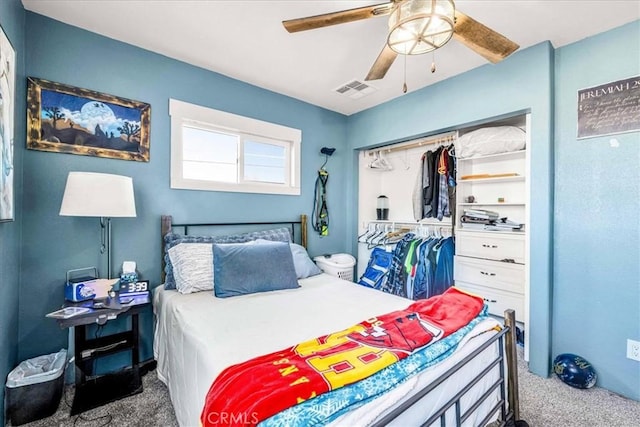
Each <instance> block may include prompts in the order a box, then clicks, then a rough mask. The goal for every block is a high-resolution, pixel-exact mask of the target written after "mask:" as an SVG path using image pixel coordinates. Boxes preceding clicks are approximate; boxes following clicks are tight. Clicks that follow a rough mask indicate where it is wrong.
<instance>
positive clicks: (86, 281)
mask: <svg viewBox="0 0 640 427" xmlns="http://www.w3.org/2000/svg"><path fill="white" fill-rule="evenodd" d="M95 280H96V278H95V277H91V276H87V277H78V278H75V279H69V281H67V283H66V285H65V287H64V298H65V299H66V300H67V301H72V302H79V301H86V300H90V299H93V298H95V296H96V292H95V290H94V289H93V287H92V285H93V283H94V282H95Z"/></svg>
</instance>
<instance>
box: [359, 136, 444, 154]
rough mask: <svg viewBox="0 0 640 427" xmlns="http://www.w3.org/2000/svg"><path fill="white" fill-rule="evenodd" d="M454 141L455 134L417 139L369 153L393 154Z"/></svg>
mask: <svg viewBox="0 0 640 427" xmlns="http://www.w3.org/2000/svg"><path fill="white" fill-rule="evenodd" d="M455 140H456V133H452V134H448V135H444V136H439V137H436V138H424V139H418V140H416V141H414V142H412V143H409V144H406V145H396V146H389V147H388V148H385V147H380V148H379V149H378V150H371V151H380V152H383V153H393V152H394V151H402V150H410V149H412V148H417V147H422V146H424V145H435V144H441V143H446V142H453V141H455Z"/></svg>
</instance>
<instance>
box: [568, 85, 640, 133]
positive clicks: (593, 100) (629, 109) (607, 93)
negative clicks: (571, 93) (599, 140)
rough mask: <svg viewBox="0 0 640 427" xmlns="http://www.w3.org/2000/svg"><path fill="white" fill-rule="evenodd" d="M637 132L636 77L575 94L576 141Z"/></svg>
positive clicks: (638, 100)
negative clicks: (576, 111) (576, 113)
mask: <svg viewBox="0 0 640 427" xmlns="http://www.w3.org/2000/svg"><path fill="white" fill-rule="evenodd" d="M639 130H640V76H638V77H632V78H629V79H625V80H618V81H617V82H612V83H606V84H603V85H600V86H595V87H591V88H587V89H582V90H579V91H578V139H581V138H592V137H595V136H602V135H612V134H617V133H625V132H635V131H639Z"/></svg>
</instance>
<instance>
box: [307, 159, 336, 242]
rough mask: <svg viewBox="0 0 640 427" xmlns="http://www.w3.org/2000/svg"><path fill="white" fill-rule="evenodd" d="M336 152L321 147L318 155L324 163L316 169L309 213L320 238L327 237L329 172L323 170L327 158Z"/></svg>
mask: <svg viewBox="0 0 640 427" xmlns="http://www.w3.org/2000/svg"><path fill="white" fill-rule="evenodd" d="M334 151H336V149H335V148H327V147H322V149H321V150H320V154H324V155H325V159H324V163H323V164H322V166H320V169H318V177H317V178H316V186H315V190H314V193H313V212H312V213H311V217H312V218H313V219H312V221H313V222H312V224H311V225H312V226H313V230H314V231H315V232H316V233H318V234H319V235H321V236H328V235H329V207H328V206H327V182H329V172H327V170H326V169H325V168H324V166H325V165H326V164H327V161H328V160H329V156H331V155H332V154H333V152H334Z"/></svg>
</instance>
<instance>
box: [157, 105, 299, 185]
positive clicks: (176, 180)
mask: <svg viewBox="0 0 640 427" xmlns="http://www.w3.org/2000/svg"><path fill="white" fill-rule="evenodd" d="M169 115H170V116H171V188H174V189H185V190H207V191H230V192H240V193H264V194H284V195H299V194H300V163H301V161H300V156H301V150H300V144H301V141H302V131H301V130H300V129H294V128H289V127H286V126H282V125H278V124H274V123H269V122H265V121H262V120H256V119H252V118H249V117H243V116H238V115H236V114H231V113H227V112H224V111H219V110H214V109H212V108H207V107H202V106H200V105H195V104H189V103H186V102H183V101H178V100H176V99H169ZM183 126H197V127H202V128H204V129H211V130H212V131H217V132H221V131H222V132H230V133H233V134H237V135H239V137H240V139H241V140H242V141H244V137H249V139H252V140H255V141H256V142H265V143H276V144H278V145H280V144H282V145H283V146H284V147H285V152H286V153H287V164H288V165H290V166H289V167H288V168H287V171H288V172H290V174H289V175H288V176H287V177H286V178H285V181H286V182H285V183H284V184H275V183H260V182H254V181H250V182H247V181H244V177H243V176H242V175H241V176H240V179H239V181H240V182H239V183H226V182H215V181H205V180H193V179H185V178H183V176H184V174H183V158H182V128H183ZM242 145H243V142H241V146H242ZM239 167H240V168H242V165H239ZM240 170H241V169H240Z"/></svg>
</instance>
